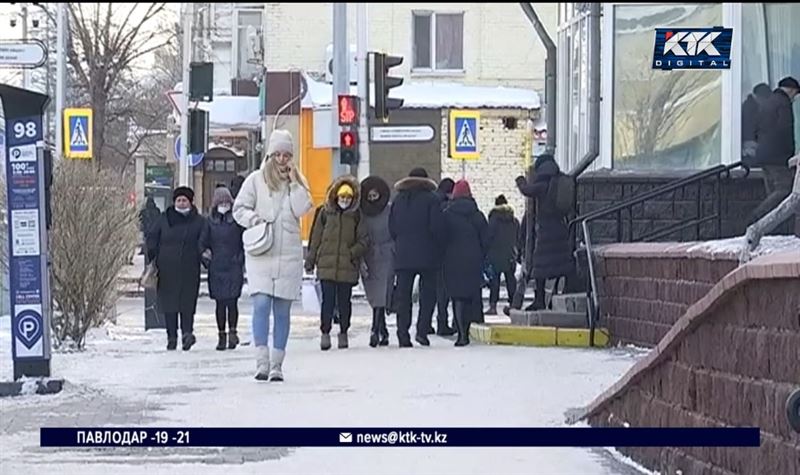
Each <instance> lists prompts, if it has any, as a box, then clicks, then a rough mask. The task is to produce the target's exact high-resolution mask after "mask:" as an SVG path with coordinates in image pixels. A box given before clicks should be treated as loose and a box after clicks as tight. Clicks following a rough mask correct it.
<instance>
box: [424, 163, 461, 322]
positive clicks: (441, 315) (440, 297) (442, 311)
mask: <svg viewBox="0 0 800 475" xmlns="http://www.w3.org/2000/svg"><path fill="white" fill-rule="evenodd" d="M455 186H456V182H454V181H453V179H452V178H444V179H442V181H440V182H439V188H438V189H437V190H436V194H437V195H438V196H439V200H441V202H442V211H444V209H445V208H447V205H448V204H449V203H450V200H451V199H453V188H454V187H455ZM449 306H450V297H449V296H448V295H447V287H446V286H445V285H444V270H440V271H439V275H438V278H437V280H436V334H437V335H439V336H450V335H454V334H455V333H456V330H455V328H453V327H450V326H449V325H448V324H447V321H448V319H449V316H448V314H447V307H449ZM428 333H433V328H431V329H430V330H428Z"/></svg>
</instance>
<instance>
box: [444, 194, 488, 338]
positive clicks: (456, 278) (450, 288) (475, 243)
mask: <svg viewBox="0 0 800 475" xmlns="http://www.w3.org/2000/svg"><path fill="white" fill-rule="evenodd" d="M444 224H445V228H446V236H447V237H446V239H445V249H444V280H445V286H446V287H447V294H448V295H449V296H450V298H451V299H452V300H453V306H454V309H455V322H456V330H457V331H458V339H457V340H456V346H464V345H467V344H469V325H470V323H471V322H472V321H477V320H479V319H480V317H481V311H482V308H481V306H482V299H481V287H482V286H483V263H484V260H485V259H486V252H487V248H488V224H487V222H486V217H485V216H484V215H483V213H481V211H480V210H479V209H478V205H477V204H476V203H475V200H474V199H473V198H472V192H471V190H470V187H469V183H467V181H466V180H461V181H459V182H458V183H456V186H455V188H454V189H453V200H452V201H451V202H450V204H449V205H448V206H447V208H446V209H445V210H444Z"/></svg>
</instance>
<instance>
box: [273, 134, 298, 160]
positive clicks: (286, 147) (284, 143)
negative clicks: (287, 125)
mask: <svg viewBox="0 0 800 475" xmlns="http://www.w3.org/2000/svg"><path fill="white" fill-rule="evenodd" d="M276 152H283V153H291V154H292V155H294V140H293V139H292V134H291V133H290V132H289V131H288V130H282V129H276V130H273V131H272V134H271V135H270V136H269V144H268V145H267V156H269V155H272V154H273V153H276Z"/></svg>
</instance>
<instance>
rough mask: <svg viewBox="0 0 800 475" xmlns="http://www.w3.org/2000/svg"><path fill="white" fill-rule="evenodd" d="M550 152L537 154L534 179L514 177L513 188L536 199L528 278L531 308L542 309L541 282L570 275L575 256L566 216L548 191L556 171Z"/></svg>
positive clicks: (573, 267) (543, 306) (573, 269)
mask: <svg viewBox="0 0 800 475" xmlns="http://www.w3.org/2000/svg"><path fill="white" fill-rule="evenodd" d="M560 171H561V170H560V169H559V167H558V164H557V163H556V161H555V158H553V156H552V155H547V154H545V155H541V156H539V158H537V159H536V163H535V164H534V178H533V182H532V183H528V181H527V180H526V179H525V177H524V176H519V177H517V180H516V181H517V187H518V188H519V190H520V192H521V193H522V194H523V195H525V196H526V197H528V198H533V199H535V200H536V221H535V222H536V246H535V248H534V250H533V256H532V258H533V263H532V265H533V269H532V277H533V279H535V281H536V294H535V297H534V302H533V305H531V306H530V309H531V310H542V309H544V308H545V296H544V293H545V284H546V283H547V280H548V279H555V278H559V277H565V276H568V275H571V274H572V273H574V271H575V259H574V257H573V256H572V246H570V242H569V230H568V228H567V216H566V215H565V214H564V213H563V212H561V211H559V210H558V208H557V207H556V203H555V201H554V200H553V198H552V197H553V196H555V195H556V194H555V193H553V192H551V191H550V187H551V181H552V180H554V179H555V178H556V177H558V175H559V173H560Z"/></svg>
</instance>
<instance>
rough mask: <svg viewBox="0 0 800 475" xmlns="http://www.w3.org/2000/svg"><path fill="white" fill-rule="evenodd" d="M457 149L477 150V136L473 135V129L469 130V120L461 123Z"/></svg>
mask: <svg viewBox="0 0 800 475" xmlns="http://www.w3.org/2000/svg"><path fill="white" fill-rule="evenodd" d="M456 147H458V148H475V136H474V135H473V133H472V129H470V128H469V121H468V120H465V121H464V122H462V123H461V131H459V132H458V139H457V140H456Z"/></svg>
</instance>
